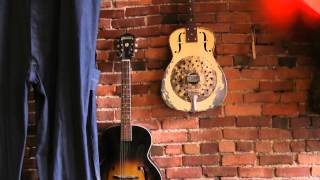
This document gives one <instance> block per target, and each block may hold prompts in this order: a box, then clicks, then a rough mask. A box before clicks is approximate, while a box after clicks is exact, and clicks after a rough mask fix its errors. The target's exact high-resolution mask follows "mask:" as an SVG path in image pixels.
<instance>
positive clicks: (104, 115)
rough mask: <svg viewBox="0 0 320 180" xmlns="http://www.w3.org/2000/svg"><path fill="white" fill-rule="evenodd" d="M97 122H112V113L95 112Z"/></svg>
mask: <svg viewBox="0 0 320 180" xmlns="http://www.w3.org/2000/svg"><path fill="white" fill-rule="evenodd" d="M96 114H97V120H98V121H106V120H114V119H115V118H114V115H115V114H114V111H112V110H111V111H110V110H108V111H97V113H96Z"/></svg>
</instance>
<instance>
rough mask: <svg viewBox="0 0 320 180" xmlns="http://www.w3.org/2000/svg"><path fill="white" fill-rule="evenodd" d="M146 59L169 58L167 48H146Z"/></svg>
mask: <svg viewBox="0 0 320 180" xmlns="http://www.w3.org/2000/svg"><path fill="white" fill-rule="evenodd" d="M145 56H146V58H147V59H148V60H167V59H168V58H169V49H168V48H162V47H161V48H148V49H147V50H146V51H145Z"/></svg>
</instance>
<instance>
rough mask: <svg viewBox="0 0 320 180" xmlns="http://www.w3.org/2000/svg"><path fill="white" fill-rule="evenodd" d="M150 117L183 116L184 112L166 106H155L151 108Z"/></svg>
mask: <svg viewBox="0 0 320 180" xmlns="http://www.w3.org/2000/svg"><path fill="white" fill-rule="evenodd" d="M151 114H152V117H154V118H165V117H185V116H186V113H185V112H181V111H176V110H173V109H170V108H168V107H164V108H159V107H155V108H152V109H151Z"/></svg>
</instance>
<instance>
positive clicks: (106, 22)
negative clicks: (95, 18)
mask: <svg viewBox="0 0 320 180" xmlns="http://www.w3.org/2000/svg"><path fill="white" fill-rule="evenodd" d="M98 27H99V29H101V30H107V29H111V19H104V18H101V19H99V26H98ZM97 49H100V47H99V48H98V47H97Z"/></svg>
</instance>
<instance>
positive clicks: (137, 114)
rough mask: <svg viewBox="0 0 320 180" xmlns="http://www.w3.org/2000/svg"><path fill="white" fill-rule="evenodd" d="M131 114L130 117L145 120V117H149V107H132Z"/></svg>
mask: <svg viewBox="0 0 320 180" xmlns="http://www.w3.org/2000/svg"><path fill="white" fill-rule="evenodd" d="M131 116H132V119H134V120H137V119H142V120H145V119H150V118H151V113H150V110H149V109H141V108H132V109H131Z"/></svg>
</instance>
